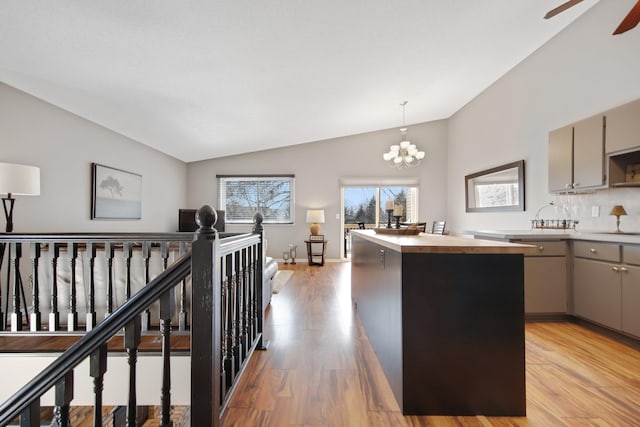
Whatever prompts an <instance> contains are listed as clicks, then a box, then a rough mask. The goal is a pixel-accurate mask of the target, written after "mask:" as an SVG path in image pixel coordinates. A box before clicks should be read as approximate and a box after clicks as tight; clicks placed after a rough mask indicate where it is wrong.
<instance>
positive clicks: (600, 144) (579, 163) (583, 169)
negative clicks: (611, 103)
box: [573, 115, 605, 189]
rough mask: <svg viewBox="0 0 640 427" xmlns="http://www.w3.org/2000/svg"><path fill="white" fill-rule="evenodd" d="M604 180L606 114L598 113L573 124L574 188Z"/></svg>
mask: <svg viewBox="0 0 640 427" xmlns="http://www.w3.org/2000/svg"><path fill="white" fill-rule="evenodd" d="M604 182H605V179H604V116H601V115H598V116H593V117H590V118H588V119H585V120H581V121H579V122H577V123H575V124H574V125H573V188H575V189H579V188H591V187H599V186H601V185H603V184H604Z"/></svg>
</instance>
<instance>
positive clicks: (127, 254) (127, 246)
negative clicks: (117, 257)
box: [122, 242, 133, 300]
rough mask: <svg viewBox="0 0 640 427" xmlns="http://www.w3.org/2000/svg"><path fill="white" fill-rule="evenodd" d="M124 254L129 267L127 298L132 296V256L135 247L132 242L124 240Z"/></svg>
mask: <svg viewBox="0 0 640 427" xmlns="http://www.w3.org/2000/svg"><path fill="white" fill-rule="evenodd" d="M122 254H123V256H124V259H125V261H126V268H127V281H126V284H125V294H126V298H127V300H128V299H129V298H131V257H132V255H133V248H132V244H131V242H124V244H123V245H122Z"/></svg>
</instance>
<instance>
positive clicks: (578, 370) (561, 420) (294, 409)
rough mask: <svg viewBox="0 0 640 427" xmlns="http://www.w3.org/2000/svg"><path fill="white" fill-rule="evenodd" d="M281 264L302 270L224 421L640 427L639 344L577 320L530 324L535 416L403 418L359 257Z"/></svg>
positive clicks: (276, 305) (275, 311)
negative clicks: (367, 308)
mask: <svg viewBox="0 0 640 427" xmlns="http://www.w3.org/2000/svg"><path fill="white" fill-rule="evenodd" d="M280 268H281V269H282V268H289V269H293V270H295V272H294V274H293V276H292V277H291V279H289V282H288V283H287V285H286V286H285V287H284V288H283V289H282V291H281V292H280V293H278V294H277V295H274V296H273V298H272V303H271V307H270V309H269V310H268V313H267V318H266V322H265V333H266V336H267V338H268V339H270V340H271V344H270V347H269V349H268V350H267V351H264V352H256V354H255V355H254V357H253V358H252V360H251V361H250V363H249V364H248V366H247V370H246V372H245V374H244V376H243V378H242V379H241V381H240V383H239V384H238V389H237V390H236V393H235V395H234V396H233V398H232V399H231V401H230V403H229V407H228V409H227V412H226V415H225V418H224V420H223V426H225V427H229V426H243V427H244V426H465V427H474V426H482V427H487V426H496V427H499V426H500V427H501V426H544V427H547V426H554V427H555V426H599V427H602V426H625V427H626V426H640V352H638V351H637V350H635V349H632V348H631V347H628V346H626V345H624V344H621V343H618V342H616V341H613V340H611V339H610V338H607V337H604V336H602V335H599V334H597V333H595V332H592V331H590V330H588V329H585V328H583V327H581V326H578V325H576V324H572V323H529V324H527V326H526V369H527V417H518V418H496V417H483V416H478V417H444V416H443V417H416V416H407V417H404V416H402V414H401V413H400V411H399V408H398V405H397V403H396V402H395V400H394V397H393V394H392V393H391V389H390V388H389V385H388V383H387V381H386V378H385V376H384V373H383V372H382V369H381V367H380V365H379V363H378V360H377V359H376V356H375V353H374V351H373V348H372V347H371V344H370V343H369V340H368V338H367V336H366V332H365V330H364V328H363V327H362V325H361V324H360V322H359V320H358V317H357V313H356V312H355V311H354V310H353V308H352V304H351V298H350V278H351V270H350V268H351V264H350V263H327V264H325V265H324V266H323V267H309V266H307V265H306V264H297V265H295V266H286V267H285V266H282V265H281V266H280ZM425 387H428V384H425ZM434 393H437V390H434Z"/></svg>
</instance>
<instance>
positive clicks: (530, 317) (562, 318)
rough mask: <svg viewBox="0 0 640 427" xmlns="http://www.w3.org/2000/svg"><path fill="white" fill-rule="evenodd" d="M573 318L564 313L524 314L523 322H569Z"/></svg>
mask: <svg viewBox="0 0 640 427" xmlns="http://www.w3.org/2000/svg"><path fill="white" fill-rule="evenodd" d="M572 317H573V316H571V315H570V314H566V313H525V314H524V321H525V322H570V321H571V319H572Z"/></svg>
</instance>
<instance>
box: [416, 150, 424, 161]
mask: <svg viewBox="0 0 640 427" xmlns="http://www.w3.org/2000/svg"><path fill="white" fill-rule="evenodd" d="M416 159H418V160H422V159H424V151H418V152H417V153H416Z"/></svg>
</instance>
